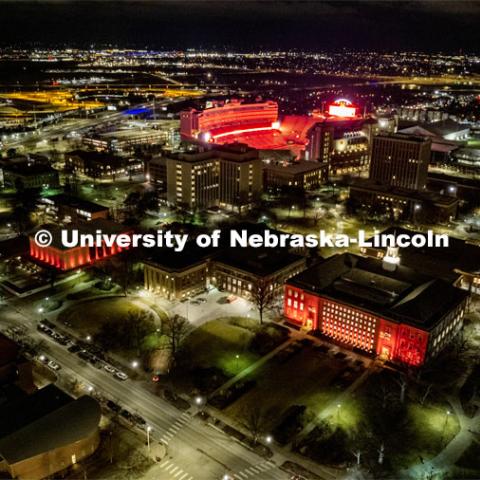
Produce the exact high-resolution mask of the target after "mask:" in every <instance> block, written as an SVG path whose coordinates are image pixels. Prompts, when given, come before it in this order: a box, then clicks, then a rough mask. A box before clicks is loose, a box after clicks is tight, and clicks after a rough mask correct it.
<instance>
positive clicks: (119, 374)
mask: <svg viewBox="0 0 480 480" xmlns="http://www.w3.org/2000/svg"><path fill="white" fill-rule="evenodd" d="M115 377H117V378H118V379H119V380H127V379H128V375H127V374H126V373H123V372H115Z"/></svg>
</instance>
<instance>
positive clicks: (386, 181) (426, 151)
mask: <svg viewBox="0 0 480 480" xmlns="http://www.w3.org/2000/svg"><path fill="white" fill-rule="evenodd" d="M431 143H432V142H431V140H430V139H429V138H425V137H421V136H414V135H403V134H391V135H377V136H375V137H374V138H373V145H372V159H371V161H370V180H372V181H374V182H377V183H379V184H382V185H388V186H391V187H398V188H405V189H409V190H425V188H426V186H427V172H428V164H429V163H430V153H431Z"/></svg>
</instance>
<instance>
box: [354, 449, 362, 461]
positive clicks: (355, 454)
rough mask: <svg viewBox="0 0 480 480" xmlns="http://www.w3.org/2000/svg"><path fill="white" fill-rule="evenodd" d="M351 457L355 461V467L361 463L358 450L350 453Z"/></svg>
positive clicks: (360, 454) (360, 453)
mask: <svg viewBox="0 0 480 480" xmlns="http://www.w3.org/2000/svg"><path fill="white" fill-rule="evenodd" d="M352 455H353V456H354V457H355V459H356V460H357V465H360V461H361V458H362V452H361V451H360V450H355V451H353V452H352Z"/></svg>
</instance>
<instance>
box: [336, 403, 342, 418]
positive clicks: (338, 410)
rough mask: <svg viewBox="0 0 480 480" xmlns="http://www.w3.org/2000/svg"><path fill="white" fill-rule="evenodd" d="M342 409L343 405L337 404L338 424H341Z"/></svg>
mask: <svg viewBox="0 0 480 480" xmlns="http://www.w3.org/2000/svg"><path fill="white" fill-rule="evenodd" d="M341 408H342V404H341V403H337V423H340V409H341Z"/></svg>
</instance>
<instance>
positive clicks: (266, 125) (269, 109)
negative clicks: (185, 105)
mask: <svg viewBox="0 0 480 480" xmlns="http://www.w3.org/2000/svg"><path fill="white" fill-rule="evenodd" d="M277 121H278V104H277V103H276V102H271V101H268V102H258V103H241V102H240V101H238V100H231V101H230V102H228V103H224V104H223V105H222V104H220V103H219V102H215V103H212V105H211V107H210V108H205V109H204V110H201V111H199V110H195V109H191V110H186V111H183V112H181V113H180V135H181V138H182V139H184V140H189V139H192V138H196V139H199V140H202V141H205V142H212V143H217V142H218V141H219V140H220V139H221V138H222V137H225V136H228V135H234V134H240V133H247V132H258V131H261V130H271V129H273V128H275V127H276V128H277V129H278V125H276V122H277ZM220 143H222V142H220Z"/></svg>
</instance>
